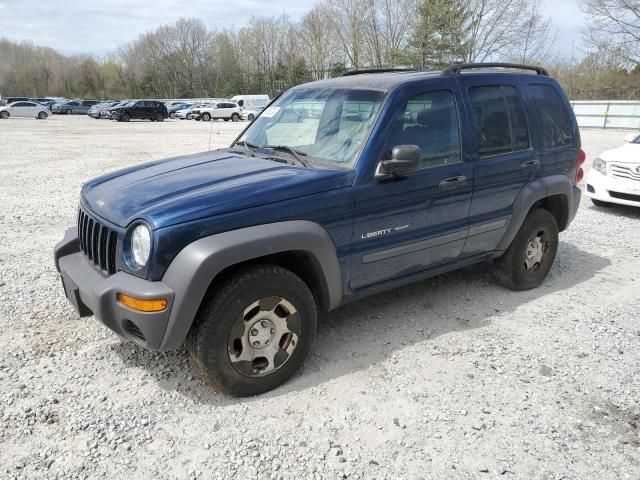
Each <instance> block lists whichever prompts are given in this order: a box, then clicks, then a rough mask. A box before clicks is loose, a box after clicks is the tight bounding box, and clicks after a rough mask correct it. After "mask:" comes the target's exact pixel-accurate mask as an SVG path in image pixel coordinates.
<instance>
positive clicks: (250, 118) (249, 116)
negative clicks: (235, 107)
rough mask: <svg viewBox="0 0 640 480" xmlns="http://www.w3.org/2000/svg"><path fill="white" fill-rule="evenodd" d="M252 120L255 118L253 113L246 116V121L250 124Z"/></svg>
mask: <svg viewBox="0 0 640 480" xmlns="http://www.w3.org/2000/svg"><path fill="white" fill-rule="evenodd" d="M254 118H256V117H255V115H254V114H253V113H250V114H249V115H248V116H247V120H249V121H250V122H253V119H254Z"/></svg>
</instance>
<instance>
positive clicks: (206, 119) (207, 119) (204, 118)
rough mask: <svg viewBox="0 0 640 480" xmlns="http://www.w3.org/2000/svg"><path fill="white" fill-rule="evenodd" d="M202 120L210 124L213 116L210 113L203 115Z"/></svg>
mask: <svg viewBox="0 0 640 480" xmlns="http://www.w3.org/2000/svg"><path fill="white" fill-rule="evenodd" d="M202 120H204V121H205V122H208V121H209V120H211V115H209V114H208V113H203V114H202Z"/></svg>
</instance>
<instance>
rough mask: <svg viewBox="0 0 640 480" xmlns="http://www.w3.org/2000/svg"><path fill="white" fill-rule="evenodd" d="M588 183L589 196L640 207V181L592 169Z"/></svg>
mask: <svg viewBox="0 0 640 480" xmlns="http://www.w3.org/2000/svg"><path fill="white" fill-rule="evenodd" d="M586 184H587V186H586V188H585V195H587V197H590V198H593V199H595V200H600V201H601V202H606V203H617V204H619V205H629V206H631V207H640V181H637V180H628V179H622V178H615V177H611V176H609V175H603V174H602V173H600V172H597V171H595V170H593V169H591V170H590V171H589V174H588V175H587V180H586Z"/></svg>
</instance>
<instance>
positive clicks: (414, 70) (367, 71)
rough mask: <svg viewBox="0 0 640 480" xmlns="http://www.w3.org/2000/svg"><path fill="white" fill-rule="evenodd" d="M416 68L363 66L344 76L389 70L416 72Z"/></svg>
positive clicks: (386, 71)
mask: <svg viewBox="0 0 640 480" xmlns="http://www.w3.org/2000/svg"><path fill="white" fill-rule="evenodd" d="M416 71H417V70H416V69H415V68H402V67H396V68H363V69H361V70H349V71H348V72H345V73H343V74H342V75H341V76H342V77H350V76H352V75H360V74H361V73H388V72H416Z"/></svg>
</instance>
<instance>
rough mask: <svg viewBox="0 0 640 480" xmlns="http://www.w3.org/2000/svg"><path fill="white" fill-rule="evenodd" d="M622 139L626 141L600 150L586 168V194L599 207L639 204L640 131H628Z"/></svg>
mask: <svg viewBox="0 0 640 480" xmlns="http://www.w3.org/2000/svg"><path fill="white" fill-rule="evenodd" d="M625 140H626V141H627V143H626V144H625V145H623V146H621V147H618V148H615V149H613V150H607V151H606V152H604V153H602V154H601V155H600V156H599V157H598V158H596V159H595V160H594V162H593V166H592V167H591V170H589V174H588V175H587V188H586V195H587V196H588V197H590V198H591V201H592V202H593V203H594V205H597V206H598V207H608V206H611V205H612V204H614V203H616V204H619V205H630V206H632V207H640V135H639V134H637V133H631V134H628V135H627V136H626V137H625Z"/></svg>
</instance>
